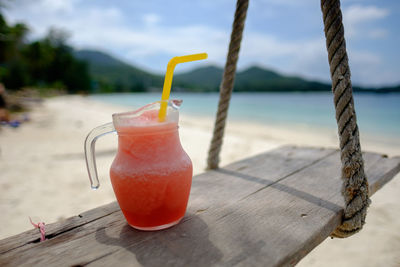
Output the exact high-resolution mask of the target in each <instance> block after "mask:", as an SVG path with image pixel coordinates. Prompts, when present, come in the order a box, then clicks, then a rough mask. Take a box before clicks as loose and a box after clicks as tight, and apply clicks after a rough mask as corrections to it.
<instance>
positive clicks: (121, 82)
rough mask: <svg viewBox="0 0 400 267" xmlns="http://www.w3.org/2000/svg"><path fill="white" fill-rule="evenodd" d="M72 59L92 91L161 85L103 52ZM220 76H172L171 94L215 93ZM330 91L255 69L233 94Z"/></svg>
mask: <svg viewBox="0 0 400 267" xmlns="http://www.w3.org/2000/svg"><path fill="white" fill-rule="evenodd" d="M75 57H77V58H78V59H81V60H85V61H87V62H88V64H89V70H90V75H91V76H92V80H93V87H94V90H93V91H94V92H144V91H150V90H153V88H162V86H163V81H164V76H163V75H157V74H152V73H149V72H146V71H144V70H141V69H139V68H138V67H134V66H132V65H129V64H127V63H125V62H123V61H121V60H118V59H116V58H114V57H112V56H110V55H108V54H106V53H103V52H99V51H93V50H79V51H75ZM222 74H223V69H222V68H220V67H216V66H208V67H201V68H197V69H194V70H191V71H188V72H185V73H180V74H175V75H174V80H173V87H174V90H175V91H189V92H217V91H218V90H219V86H220V83H221V78H222ZM353 88H354V91H358V92H376V93H387V92H400V86H394V87H385V88H361V87H353ZM160 90H161V89H160ZM330 90H331V85H330V84H328V83H321V82H316V81H308V80H305V79H302V78H300V77H291V76H284V75H281V74H279V73H277V72H274V71H271V70H267V69H264V68H261V67H257V66H253V67H250V68H248V69H246V70H243V71H240V72H238V73H237V74H236V79H235V88H234V91H236V92H294V91H298V92H309V91H313V92H318V91H330Z"/></svg>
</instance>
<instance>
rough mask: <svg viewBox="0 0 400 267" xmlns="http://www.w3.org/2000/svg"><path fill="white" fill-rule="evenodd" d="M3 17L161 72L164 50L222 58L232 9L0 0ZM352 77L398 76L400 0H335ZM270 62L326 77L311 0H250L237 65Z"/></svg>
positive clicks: (221, 2) (389, 81) (128, 0)
mask: <svg viewBox="0 0 400 267" xmlns="http://www.w3.org/2000/svg"><path fill="white" fill-rule="evenodd" d="M2 3H3V7H2V13H3V15H4V16H5V17H6V19H7V21H8V22H9V23H16V22H24V23H26V24H27V25H28V26H29V28H30V34H29V37H28V38H29V39H30V40H35V39H39V38H42V37H44V36H45V35H46V33H47V32H48V31H49V29H50V28H51V27H55V28H58V29H63V30H65V31H67V32H68V33H69V36H70V37H69V40H68V43H69V44H70V45H71V46H73V47H75V48H77V49H96V50H101V51H104V52H107V53H109V54H111V55H113V56H115V57H117V58H119V59H121V60H123V61H125V62H127V63H129V64H133V65H135V66H138V67H141V68H143V69H145V70H148V71H151V72H154V73H159V74H162V73H164V72H165V69H166V66H167V63H168V61H169V59H170V58H172V57H174V56H179V55H185V54H191V53H198V52H207V53H208V55H209V58H208V59H207V60H206V61H204V62H201V63H200V62H196V63H186V64H181V65H178V66H177V68H176V71H177V72H183V71H187V70H189V69H193V68H196V67H199V66H203V65H218V66H221V67H222V66H224V64H225V59H226V55H227V49H228V45H229V38H230V33H231V25H232V22H233V15H234V11H235V1H233V0H190V1H184V0H180V1H178V0H168V1H161V0H157V1H152V0H146V1H132V0H115V1H108V0H35V1H32V0H2ZM341 3H342V12H343V18H344V28H345V38H346V44H347V51H348V55H349V62H350V68H351V73H352V81H353V84H356V85H362V86H391V85H398V84H400V53H399V47H400V1H399V0H385V1H379V0H342V1H341ZM253 65H257V66H261V67H265V68H270V69H272V70H275V71H278V72H280V73H282V74H286V75H299V76H302V77H304V78H307V79H311V80H319V81H329V79H330V74H329V66H328V59H327V52H326V46H325V36H324V32H323V22H322V15H321V10H320V2H319V1H318V0H250V4H249V10H248V13H247V20H246V25H245V29H244V34H243V40H242V46H241V50H240V54H239V61H238V68H239V70H243V69H246V68H248V67H249V66H253Z"/></svg>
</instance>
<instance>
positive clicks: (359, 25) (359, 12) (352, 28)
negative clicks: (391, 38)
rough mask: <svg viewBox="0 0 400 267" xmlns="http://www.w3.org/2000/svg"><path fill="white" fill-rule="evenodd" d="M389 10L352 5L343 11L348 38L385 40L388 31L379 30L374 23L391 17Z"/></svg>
mask: <svg viewBox="0 0 400 267" xmlns="http://www.w3.org/2000/svg"><path fill="white" fill-rule="evenodd" d="M389 13H390V12H389V10H388V9H386V8H380V7H377V6H361V5H351V6H349V7H347V8H345V9H344V10H343V21H344V25H345V30H346V36H347V37H350V38H362V39H364V38H371V39H378V38H385V37H386V36H387V35H388V32H387V30H385V29H382V28H377V27H376V26H374V25H373V24H372V23H373V22H374V21H376V20H381V19H384V18H386V17H387V16H388V15H389Z"/></svg>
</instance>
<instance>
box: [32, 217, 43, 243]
mask: <svg viewBox="0 0 400 267" xmlns="http://www.w3.org/2000/svg"><path fill="white" fill-rule="evenodd" d="M29 220H30V221H31V224H32V225H33V227H35V228H38V229H39V232H40V242H42V241H45V240H46V229H45V223H44V222H39V223H37V224H36V223H34V222H32V219H31V217H29Z"/></svg>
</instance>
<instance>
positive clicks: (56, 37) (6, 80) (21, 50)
mask: <svg viewBox="0 0 400 267" xmlns="http://www.w3.org/2000/svg"><path fill="white" fill-rule="evenodd" d="M28 33H29V29H28V27H27V26H26V25H25V24H23V23H16V24H14V25H9V24H8V23H7V22H6V20H5V18H4V16H3V15H2V14H1V13H0V82H1V83H3V84H4V85H5V87H6V88H7V89H9V90H19V89H21V88H23V87H38V88H57V89H63V90H65V91H67V92H68V93H78V92H89V91H90V88H91V78H90V75H89V69H88V65H87V63H86V62H85V61H81V60H78V59H76V58H75V57H74V56H73V49H72V48H71V47H70V46H68V45H67V44H66V41H67V37H68V34H67V33H65V32H63V31H61V30H56V29H50V31H49V32H48V34H47V36H46V37H45V38H43V39H41V40H37V41H32V42H28V41H27V38H26V37H27V34H28Z"/></svg>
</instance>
